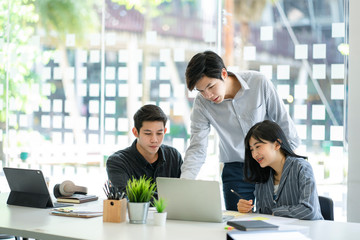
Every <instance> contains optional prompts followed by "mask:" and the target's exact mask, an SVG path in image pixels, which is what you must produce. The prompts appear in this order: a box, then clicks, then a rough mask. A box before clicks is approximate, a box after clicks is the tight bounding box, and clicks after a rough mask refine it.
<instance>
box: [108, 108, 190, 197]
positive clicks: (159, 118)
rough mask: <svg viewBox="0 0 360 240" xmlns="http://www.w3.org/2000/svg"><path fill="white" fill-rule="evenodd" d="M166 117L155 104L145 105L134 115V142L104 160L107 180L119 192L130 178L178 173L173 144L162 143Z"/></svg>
mask: <svg viewBox="0 0 360 240" xmlns="http://www.w3.org/2000/svg"><path fill="white" fill-rule="evenodd" d="M166 121H167V117H166V115H165V113H164V112H163V111H162V110H161V108H159V107H158V106H155V105H144V106H143V107H141V108H140V109H139V110H138V111H137V112H136V113H135V115H134V124H135V127H134V128H133V129H132V132H133V134H134V136H135V137H136V139H135V141H134V142H133V144H132V145H131V146H130V147H128V148H125V149H123V150H120V151H117V152H115V153H114V154H112V155H111V156H110V157H109V158H108V160H107V163H106V171H107V174H108V177H109V180H110V181H111V182H112V183H113V185H114V186H115V187H117V188H118V190H119V191H120V192H123V191H125V189H126V184H127V182H128V180H129V179H132V178H133V177H134V178H137V179H138V178H140V177H142V176H144V175H145V176H146V177H148V178H149V177H151V178H152V180H153V182H156V177H174V178H179V177H180V174H181V172H180V168H181V165H182V162H183V161H182V157H181V155H180V153H179V152H178V151H177V150H176V149H175V148H173V147H170V146H166V145H162V142H163V140H164V135H165V133H166V130H167V129H166V128H165V125H166Z"/></svg>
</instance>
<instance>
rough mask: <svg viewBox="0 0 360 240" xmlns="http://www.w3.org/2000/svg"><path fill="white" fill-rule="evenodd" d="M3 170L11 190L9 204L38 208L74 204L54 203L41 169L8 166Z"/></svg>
mask: <svg viewBox="0 0 360 240" xmlns="http://www.w3.org/2000/svg"><path fill="white" fill-rule="evenodd" d="M3 170H4V173H5V177H6V180H7V182H8V184H9V187H10V190H11V192H10V194H9V198H8V200H7V204H10V205H17V206H24V207H36V208H54V207H65V206H72V204H59V203H53V201H52V199H51V196H50V193H49V190H48V187H47V185H46V182H45V178H44V175H43V173H42V172H41V170H35V169H23V168H8V167H4V168H3Z"/></svg>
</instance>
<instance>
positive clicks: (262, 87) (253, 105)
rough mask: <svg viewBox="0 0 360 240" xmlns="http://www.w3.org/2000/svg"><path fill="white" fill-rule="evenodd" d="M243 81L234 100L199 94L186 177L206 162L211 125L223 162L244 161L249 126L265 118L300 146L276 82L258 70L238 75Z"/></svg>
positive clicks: (183, 168) (185, 170)
mask: <svg viewBox="0 0 360 240" xmlns="http://www.w3.org/2000/svg"><path fill="white" fill-rule="evenodd" d="M235 76H236V78H237V79H238V80H239V82H240V84H241V88H240V90H239V91H238V92H237V94H236V95H235V97H234V98H233V99H224V101H223V102H221V103H219V104H216V103H213V102H211V101H209V100H207V99H205V98H204V97H203V96H202V95H201V94H200V93H198V94H197V96H196V98H195V101H194V105H193V110H192V113H191V117H190V119H191V137H190V146H189V147H188V149H187V150H186V154H185V158H184V164H183V166H182V169H181V170H182V174H181V177H182V178H191V179H194V178H196V176H197V174H198V172H199V170H200V168H201V166H202V165H203V163H204V162H205V158H206V152H207V146H208V135H209V132H210V126H212V127H214V128H215V130H216V131H217V133H218V136H219V148H220V149H219V159H220V161H221V162H224V163H229V162H244V156H245V146H244V138H245V136H246V134H247V132H248V131H249V129H250V128H251V127H252V126H253V125H254V124H256V123H258V122H261V121H263V120H266V119H267V120H272V121H275V122H276V123H278V124H279V125H280V126H281V128H282V129H283V131H284V132H285V134H286V136H287V137H288V139H289V142H290V144H291V145H292V147H293V148H296V147H297V146H298V145H299V143H300V139H299V137H298V135H297V132H296V128H295V124H294V122H293V121H292V119H291V118H290V116H289V114H288V112H287V110H286V108H285V105H284V103H283V100H282V99H280V97H279V95H278V94H277V92H276V90H275V88H274V85H273V84H272V83H271V81H269V80H267V79H266V78H265V76H264V75H262V74H261V73H259V72H256V71H246V72H240V73H238V74H235Z"/></svg>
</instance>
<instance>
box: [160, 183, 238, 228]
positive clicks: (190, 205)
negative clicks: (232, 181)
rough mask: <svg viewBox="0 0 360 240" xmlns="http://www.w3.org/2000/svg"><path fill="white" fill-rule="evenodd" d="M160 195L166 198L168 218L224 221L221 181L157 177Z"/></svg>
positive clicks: (227, 217)
mask: <svg viewBox="0 0 360 240" xmlns="http://www.w3.org/2000/svg"><path fill="white" fill-rule="evenodd" d="M156 182H157V191H158V195H159V197H162V198H164V199H165V201H166V203H167V206H166V209H165V211H166V212H167V218H168V219H175V220H187V221H200V222H224V221H227V220H229V219H231V218H233V216H229V215H226V216H223V211H222V209H221V195H220V186H219V182H216V181H203V180H189V179H180V178H164V177H158V178H156Z"/></svg>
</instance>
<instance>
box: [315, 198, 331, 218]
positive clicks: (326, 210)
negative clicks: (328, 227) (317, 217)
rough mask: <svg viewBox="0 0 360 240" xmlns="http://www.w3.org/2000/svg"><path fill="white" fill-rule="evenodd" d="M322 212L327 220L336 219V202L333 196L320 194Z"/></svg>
mask: <svg viewBox="0 0 360 240" xmlns="http://www.w3.org/2000/svg"><path fill="white" fill-rule="evenodd" d="M319 203H320V209H321V214H322V215H323V218H324V219H325V220H331V221H334V203H333V200H332V199H331V198H328V197H324V196H319Z"/></svg>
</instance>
